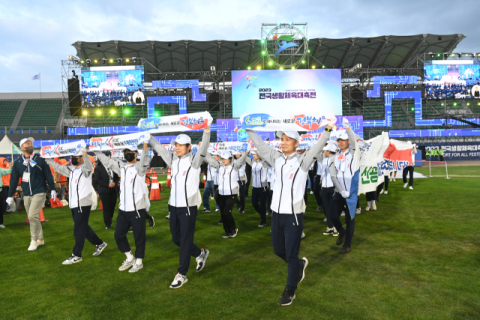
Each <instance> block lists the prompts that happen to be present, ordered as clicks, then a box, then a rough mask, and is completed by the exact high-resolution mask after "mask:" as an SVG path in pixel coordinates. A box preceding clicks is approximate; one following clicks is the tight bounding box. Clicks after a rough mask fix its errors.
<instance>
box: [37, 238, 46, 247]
mask: <svg viewBox="0 0 480 320" xmlns="http://www.w3.org/2000/svg"><path fill="white" fill-rule="evenodd" d="M44 244H45V240H37V246H38V247H39V246H43V245H44Z"/></svg>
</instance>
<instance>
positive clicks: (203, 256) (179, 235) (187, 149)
mask: <svg viewBox="0 0 480 320" xmlns="http://www.w3.org/2000/svg"><path fill="white" fill-rule="evenodd" d="M209 142H210V127H208V128H206V129H205V130H204V132H203V137H202V142H201V145H200V146H199V147H198V151H197V153H196V154H195V155H192V153H191V149H192V140H191V139H190V137H189V136H187V135H186V134H180V135H178V136H177V138H176V139H175V140H174V141H172V142H171V143H172V144H173V145H174V146H175V153H171V152H169V151H168V150H167V149H166V148H165V147H164V146H162V145H161V144H160V143H159V142H158V141H157V140H156V139H155V138H154V137H152V138H151V139H150V144H151V145H152V146H153V148H154V149H155V151H156V152H157V153H158V155H159V156H161V157H162V159H163V161H165V163H166V164H167V166H169V167H170V168H172V186H171V189H170V190H171V192H170V199H169V200H168V211H169V215H170V232H171V233H172V240H173V242H174V243H175V244H176V245H177V246H179V247H180V265H179V267H178V270H177V274H176V275H175V278H174V279H173V282H172V283H171V285H170V288H171V289H177V288H180V287H181V286H183V285H184V284H185V283H186V282H187V281H188V278H187V272H188V268H189V266H190V257H195V259H196V261H197V267H196V270H197V272H200V271H202V270H203V268H204V267H205V263H206V261H207V257H208V255H209V253H210V252H209V251H208V250H206V249H203V248H202V249H200V248H199V247H198V246H197V245H196V244H195V243H193V238H194V233H195V222H196V220H197V211H198V207H199V206H200V204H201V202H202V197H201V196H200V191H199V183H200V165H201V164H202V162H203V161H204V159H205V155H206V154H207V150H208V145H209Z"/></svg>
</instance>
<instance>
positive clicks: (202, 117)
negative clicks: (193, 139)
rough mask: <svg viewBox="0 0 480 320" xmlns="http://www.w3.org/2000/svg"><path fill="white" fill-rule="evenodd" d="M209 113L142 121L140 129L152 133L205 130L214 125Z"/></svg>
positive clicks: (139, 123)
mask: <svg viewBox="0 0 480 320" xmlns="http://www.w3.org/2000/svg"><path fill="white" fill-rule="evenodd" d="M212 121H213V118H212V116H211V115H210V113H209V112H207V111H204V112H195V113H188V114H179V115H174V116H166V117H156V118H147V119H140V121H139V122H138V128H139V129H140V130H141V131H149V132H150V133H163V132H175V131H190V130H200V129H205V128H207V127H208V126H209V125H211V124H212Z"/></svg>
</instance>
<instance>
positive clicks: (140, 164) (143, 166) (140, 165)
mask: <svg viewBox="0 0 480 320" xmlns="http://www.w3.org/2000/svg"><path fill="white" fill-rule="evenodd" d="M145 159H148V146H147V143H146V142H145V143H143V152H142V155H141V156H140V161H137V163H135V168H136V169H137V174H138V175H139V176H140V177H144V176H145V173H146V172H147V168H148V162H147V161H146V160H145Z"/></svg>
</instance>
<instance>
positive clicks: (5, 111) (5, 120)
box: [0, 101, 22, 129]
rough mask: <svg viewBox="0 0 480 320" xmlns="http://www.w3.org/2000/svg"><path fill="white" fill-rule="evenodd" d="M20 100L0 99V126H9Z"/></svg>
mask: <svg viewBox="0 0 480 320" xmlns="http://www.w3.org/2000/svg"><path fill="white" fill-rule="evenodd" d="M21 103H22V101H0V110H2V116H1V117H0V128H2V129H3V128H4V127H10V126H11V125H12V122H13V119H14V118H15V115H16V114H17V111H18V108H19V107H20V104H21Z"/></svg>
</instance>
